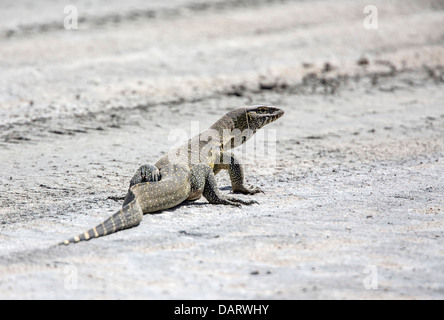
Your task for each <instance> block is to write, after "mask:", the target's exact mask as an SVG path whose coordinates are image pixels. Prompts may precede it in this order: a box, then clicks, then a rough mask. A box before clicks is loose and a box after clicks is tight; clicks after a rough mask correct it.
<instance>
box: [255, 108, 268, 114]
mask: <svg viewBox="0 0 444 320" xmlns="http://www.w3.org/2000/svg"><path fill="white" fill-rule="evenodd" d="M267 112H268V110H267V108H258V109H257V113H267Z"/></svg>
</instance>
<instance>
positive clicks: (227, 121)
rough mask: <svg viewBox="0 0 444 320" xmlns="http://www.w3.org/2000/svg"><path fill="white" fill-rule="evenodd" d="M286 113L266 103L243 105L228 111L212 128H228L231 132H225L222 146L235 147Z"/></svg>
mask: <svg viewBox="0 0 444 320" xmlns="http://www.w3.org/2000/svg"><path fill="white" fill-rule="evenodd" d="M283 115H284V111H283V110H281V109H279V108H276V107H269V106H264V105H257V106H250V107H243V108H239V109H236V110H233V111H231V112H228V113H227V114H226V115H225V117H223V118H222V119H220V120H219V121H218V122H216V123H215V124H214V125H213V126H212V127H211V128H212V129H217V130H218V131H219V132H220V133H222V130H224V131H225V130H228V131H229V132H230V134H228V135H227V134H225V133H224V134H223V141H222V147H223V148H224V149H231V148H235V147H237V146H239V145H241V144H243V143H244V142H245V141H247V140H248V139H249V138H251V137H252V136H253V135H254V134H255V133H256V131H258V130H259V129H261V128H262V127H263V126H265V125H266V124H269V123H271V122H273V121H276V120H277V119H279V118H280V117H282V116H283Z"/></svg>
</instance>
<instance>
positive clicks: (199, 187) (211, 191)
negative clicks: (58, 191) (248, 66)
mask: <svg viewBox="0 0 444 320" xmlns="http://www.w3.org/2000/svg"><path fill="white" fill-rule="evenodd" d="M283 114H284V111H283V110H281V109H279V108H276V107H270V106H264V105H258V106H250V107H243V108H239V109H236V110H233V111H231V112H228V113H227V114H225V115H224V116H223V117H222V118H221V119H219V120H218V121H217V122H216V123H214V124H213V125H212V126H211V127H210V128H208V129H207V130H205V131H203V132H201V133H200V134H199V135H197V136H195V137H193V138H192V139H190V140H189V141H188V142H187V143H185V144H184V145H182V146H180V147H178V148H177V149H175V150H172V151H171V152H169V153H168V154H166V155H165V156H163V157H162V158H161V159H160V160H159V161H157V163H156V164H155V165H149V164H147V165H142V166H141V167H140V168H139V169H138V170H137V171H136V173H135V175H134V176H133V178H132V179H131V181H130V186H129V189H128V193H127V195H126V197H125V199H124V202H123V206H122V208H121V209H120V210H119V211H117V212H116V213H115V214H113V215H112V216H111V217H109V218H108V219H106V220H105V221H103V222H102V223H100V224H99V225H97V226H96V227H94V228H92V229H90V230H88V231H86V232H84V233H81V234H79V235H78V236H75V237H73V238H70V239H67V240H65V241H63V242H60V243H59V245H68V244H70V243H76V242H79V241H83V240H89V239H92V238H98V237H101V236H105V235H108V234H111V233H114V232H117V231H120V230H124V229H128V228H132V227H135V226H137V225H139V223H140V221H141V220H142V217H143V215H144V214H146V213H153V212H157V211H162V210H166V209H170V208H173V207H175V206H177V205H179V204H181V203H182V202H184V201H186V200H188V201H194V200H197V199H199V198H200V197H201V196H204V197H205V198H206V199H207V200H208V202H209V203H211V204H223V205H231V206H238V207H240V206H241V205H242V204H244V205H251V204H254V203H257V202H256V201H255V200H243V199H240V198H237V197H234V196H231V195H225V194H223V193H221V192H220V191H219V189H218V187H217V184H216V179H215V175H216V174H217V173H218V172H219V171H221V170H228V173H229V176H230V180H231V184H232V191H233V193H242V194H255V193H258V192H262V190H261V189H260V188H257V187H256V188H254V187H247V186H246V185H245V184H244V172H243V168H242V165H241V164H240V163H239V161H238V159H237V158H236V157H235V156H234V155H233V154H232V153H229V152H227V151H228V150H230V149H233V148H235V147H238V146H239V145H241V144H243V143H245V141H247V140H248V139H249V138H251V136H253V135H254V134H255V133H256V131H257V130H259V129H261V128H262V127H263V126H265V125H266V124H268V123H270V122H273V121H275V120H277V119H279V118H280V117H281V116H282V115H283Z"/></svg>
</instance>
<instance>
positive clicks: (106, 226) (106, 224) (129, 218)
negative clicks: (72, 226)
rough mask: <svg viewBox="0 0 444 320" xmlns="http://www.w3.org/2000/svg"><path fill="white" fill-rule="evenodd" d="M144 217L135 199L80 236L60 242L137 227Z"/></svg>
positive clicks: (90, 237)
mask: <svg viewBox="0 0 444 320" xmlns="http://www.w3.org/2000/svg"><path fill="white" fill-rule="evenodd" d="M142 217H143V213H142V208H141V207H140V205H139V203H138V202H137V201H136V200H133V201H131V202H130V203H128V204H127V205H126V206H124V207H123V208H122V209H120V210H119V211H117V212H116V213H115V214H113V215H112V216H111V217H109V218H108V219H106V220H105V221H103V222H102V223H101V224H99V225H97V226H96V227H95V228H92V229H89V230H88V231H86V232H84V233H81V234H79V235H78V236H75V237H73V238H70V239H67V240H65V241H62V242H60V243H59V245H68V244H70V243H77V242H79V241H85V240H89V239H92V238H98V237H102V236H106V235H108V234H111V233H114V232H117V231H120V230H124V229H128V228H132V227H135V226H137V225H138V224H139V223H140V221H142Z"/></svg>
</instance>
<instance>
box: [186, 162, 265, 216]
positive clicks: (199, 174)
mask: <svg viewBox="0 0 444 320" xmlns="http://www.w3.org/2000/svg"><path fill="white" fill-rule="evenodd" d="M190 180H191V189H192V190H202V195H203V196H204V197H205V198H206V199H207V200H208V202H209V203H212V204H224V205H232V206H236V207H240V206H241V204H245V205H250V204H254V203H257V201H255V200H242V199H239V198H236V197H232V196H228V195H224V194H223V193H221V192H220V191H219V189H218V187H217V183H216V178H215V177H214V173H213V171H212V170H211V168H210V167H209V166H207V165H204V164H198V165H194V166H193V167H192V169H191V178H190Z"/></svg>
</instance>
